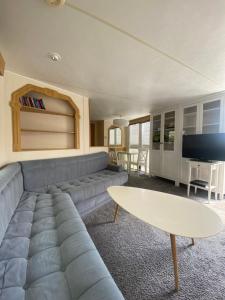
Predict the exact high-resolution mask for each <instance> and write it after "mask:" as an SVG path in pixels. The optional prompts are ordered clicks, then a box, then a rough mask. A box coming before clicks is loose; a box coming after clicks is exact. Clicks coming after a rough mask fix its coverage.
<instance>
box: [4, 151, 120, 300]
mask: <svg viewBox="0 0 225 300" xmlns="http://www.w3.org/2000/svg"><path fill="white" fill-rule="evenodd" d="M96 157H97V158H98V159H99V161H98V163H97V164H96V165H94V164H92V162H90V165H92V167H90V166H89V167H87V168H86V170H87V171H90V170H91V171H94V174H92V175H91V177H88V176H89V175H88V176H87V175H86V174H85V172H84V168H81V169H80V170H79V171H76V176H78V174H83V177H82V176H81V177H80V179H78V178H79V177H77V179H74V178H73V181H72V182H73V184H72V185H71V184H70V183H71V182H70V181H68V184H70V188H74V187H75V184H74V183H75V181H76V180H78V182H80V183H81V184H80V187H81V190H80V191H79V192H78V195H77V196H75V194H76V193H77V191H74V194H73V193H71V192H69V191H67V190H66V189H65V192H66V193H65V192H64V184H66V182H65V181H64V183H63V186H62V188H59V187H58V185H57V184H56V185H51V186H49V182H51V183H55V182H52V180H53V178H61V179H62V178H64V179H66V178H70V177H71V176H72V174H73V172H71V170H70V171H68V173H67V172H66V167H65V166H64V167H63V168H65V169H63V172H62V174H61V175H60V176H59V175H52V176H51V179H50V180H48V176H46V175H44V172H45V171H46V170H47V169H48V168H49V169H50V170H51V172H53V173H54V172H55V170H56V169H57V172H60V171H59V170H60V167H59V166H58V165H57V163H56V162H54V164H53V166H52V168H51V167H50V165H51V163H50V162H47V163H46V164H47V167H46V166H45V164H44V162H43V161H42V162H39V163H38V164H37V166H36V167H35V163H34V162H32V163H31V165H30V164H29V163H28V164H26V166H24V165H23V164H24V163H23V164H22V165H23V170H25V172H23V174H24V176H25V177H24V178H25V182H24V183H25V186H26V188H27V189H28V191H24V188H23V176H22V173H21V167H20V165H19V164H18V163H15V164H11V165H9V166H7V167H5V168H3V169H2V170H0V300H36V299H46V300H53V299H54V300H67V299H68V300H122V299H124V298H123V296H122V294H121V292H120V291H119V289H118V288H117V286H116V284H115V282H114V281H113V279H112V277H111V275H110V274H109V272H108V270H107V268H106V266H105V265H104V263H103V261H102V259H101V257H100V255H99V253H98V252H97V250H96V248H95V246H94V244H93V242H92V240H91V238H90V236H89V234H88V232H87V230H86V228H85V226H84V223H83V221H82V220H81V218H80V215H79V213H78V211H77V209H76V207H75V205H74V202H76V205H77V206H78V208H79V209H80V210H81V211H82V212H83V213H85V212H86V211H90V210H91V209H93V206H95V207H97V206H99V205H102V203H104V202H105V201H107V200H108V199H109V196H108V194H107V193H106V191H105V189H106V187H107V186H108V185H109V184H111V183H113V182H114V183H117V184H120V183H122V182H123V181H124V180H125V179H126V175H124V178H123V179H122V177H120V176H119V177H118V178H120V179H118V178H116V177H117V176H118V174H117V176H116V175H115V172H112V171H110V170H104V168H105V166H106V162H107V155H106V156H105V154H101V155H96ZM100 157H101V159H100ZM86 158H87V157H86ZM87 159H88V158H87ZM78 160H79V161H82V160H83V159H82V158H81V157H80V158H78ZM70 162H71V161H70ZM64 163H65V162H63V160H61V162H60V164H61V166H63V165H64ZM60 164H59V165H60ZM68 164H69V161H67V168H69V165H68ZM55 165H57V167H56V169H55V167H54V166H55ZM71 165H73V166H75V165H76V163H75V162H71ZM41 166H45V167H44V170H43V169H42V167H41ZM77 166H79V163H78V164H77ZM103 167H104V168H103ZM35 168H36V170H35ZM46 168H47V169H46ZM73 168H74V169H73V171H75V169H76V168H75V167H73ZM102 168H103V169H102ZM32 170H33V171H32ZM98 171H99V172H98ZM26 172H27V173H26ZM51 172H50V171H49V170H48V172H47V174H48V175H49V174H50V173H51ZM33 175H34V177H35V179H36V180H37V181H35V180H34V179H31V178H29V176H30V177H32V176H33ZM42 175H43V177H44V178H41V177H40V176H42ZM57 176H58V177H57ZM38 180H40V182H41V183H38ZM76 183H77V181H76ZM98 183H99V186H98ZM29 184H31V187H32V188H34V189H36V188H37V189H39V188H40V187H41V188H44V187H45V189H47V190H48V193H38V192H31V191H29V189H31V187H30V186H29ZM95 186H96V188H95ZM51 189H52V190H51ZM54 189H55V190H54ZM70 195H71V196H73V197H74V198H73V200H72V199H71V196H70ZM89 196H90V198H89ZM76 197H77V198H76ZM79 197H80V198H79ZM78 200H79V201H78Z"/></svg>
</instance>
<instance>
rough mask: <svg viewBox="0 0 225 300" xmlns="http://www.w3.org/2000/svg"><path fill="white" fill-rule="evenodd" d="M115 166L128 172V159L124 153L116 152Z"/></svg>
mask: <svg viewBox="0 0 225 300" xmlns="http://www.w3.org/2000/svg"><path fill="white" fill-rule="evenodd" d="M117 165H119V166H122V167H123V168H124V169H127V170H128V159H127V153H126V152H117Z"/></svg>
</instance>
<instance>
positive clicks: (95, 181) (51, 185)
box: [21, 152, 128, 217]
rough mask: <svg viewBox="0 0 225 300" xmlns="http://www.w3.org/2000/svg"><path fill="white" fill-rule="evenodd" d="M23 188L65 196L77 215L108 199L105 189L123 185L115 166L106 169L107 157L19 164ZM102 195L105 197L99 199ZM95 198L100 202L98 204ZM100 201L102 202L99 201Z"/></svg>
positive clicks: (123, 175) (123, 177)
mask: <svg viewBox="0 0 225 300" xmlns="http://www.w3.org/2000/svg"><path fill="white" fill-rule="evenodd" d="M21 165H22V170H23V175H24V186H25V189H26V190H28V191H36V192H45V193H61V192H66V193H68V194H69V195H70V196H71V198H72V200H73V202H74V204H75V205H76V206H77V209H78V211H79V213H80V214H81V216H82V217H83V216H85V215H87V214H88V213H90V212H91V211H93V210H95V209H96V208H97V207H99V206H100V205H102V204H104V203H106V202H107V201H109V200H110V197H109V195H108V193H107V192H106V190H107V188H108V187H109V186H112V185H122V184H124V183H125V182H127V179H128V175H127V172H124V171H122V170H121V168H119V167H118V166H113V167H112V166H108V154H107V153H106V152H99V153H94V154H89V155H82V156H75V157H66V158H59V159H46V160H38V161H25V162H21ZM103 194H105V195H104V196H103ZM98 196H99V199H101V200H102V201H98ZM103 199H104V201H103Z"/></svg>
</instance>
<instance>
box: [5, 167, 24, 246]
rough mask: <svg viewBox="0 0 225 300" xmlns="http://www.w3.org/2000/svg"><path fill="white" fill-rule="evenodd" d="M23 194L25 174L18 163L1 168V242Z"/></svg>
mask: <svg viewBox="0 0 225 300" xmlns="http://www.w3.org/2000/svg"><path fill="white" fill-rule="evenodd" d="M22 194H23V176H22V173H21V168H20V165H19V164H18V163H14V164H10V165H8V166H6V167H5V168H3V169H1V170H0V244H1V242H2V239H3V237H4V234H5V232H6V229H7V227H8V224H9V222H10V220H11V217H12V215H13V213H14V211H15V209H16V207H17V205H18V203H19V200H20V198H21V196H22Z"/></svg>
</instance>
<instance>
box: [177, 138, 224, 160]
mask: <svg viewBox="0 0 225 300" xmlns="http://www.w3.org/2000/svg"><path fill="white" fill-rule="evenodd" d="M182 156H183V157H187V158H194V159H198V160H218V161H225V133H213V134H195V135H183V148H182Z"/></svg>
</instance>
